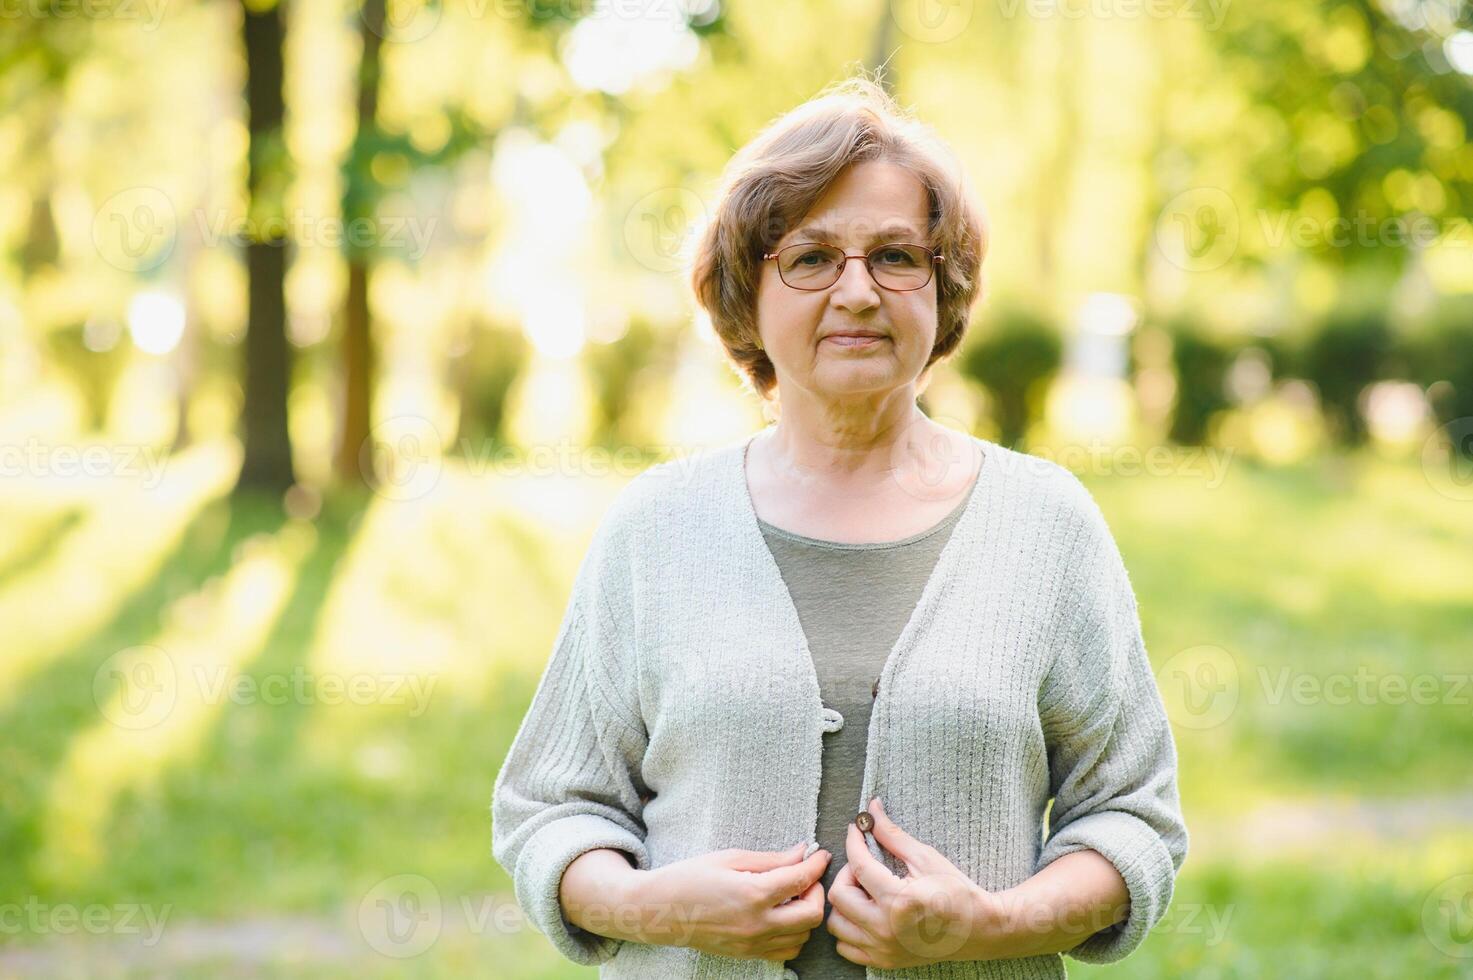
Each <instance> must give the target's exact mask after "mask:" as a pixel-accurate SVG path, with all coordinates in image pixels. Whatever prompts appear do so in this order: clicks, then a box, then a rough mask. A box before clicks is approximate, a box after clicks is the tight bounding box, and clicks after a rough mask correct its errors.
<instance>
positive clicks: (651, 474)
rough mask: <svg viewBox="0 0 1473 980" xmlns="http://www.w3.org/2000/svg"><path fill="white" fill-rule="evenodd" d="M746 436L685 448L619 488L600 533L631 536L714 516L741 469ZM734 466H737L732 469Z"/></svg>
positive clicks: (664, 531) (672, 528)
mask: <svg viewBox="0 0 1473 980" xmlns="http://www.w3.org/2000/svg"><path fill="white" fill-rule="evenodd" d="M744 444H745V439H742V440H737V441H732V442H726V443H719V444H716V445H713V446H707V447H702V448H694V449H691V448H681V449H679V450H677V451H676V452H675V453H674V454H673V455H671V456H670V457H669V458H667V459H664V460H661V461H660V462H657V463H653V464H651V465H650V466H648V467H647V468H645V469H644V470H642V471H641V472H639V473H638V474H636V475H635V476H634V477H633V478H632V479H630V480H629V482H628V483H626V484H625V485H624V486H623V487H621V488H620V489H619V490H618V492H617V493H615V494H614V497H613V499H612V500H611V501H610V503H609V506H608V508H607V509H606V511H605V512H604V515H603V518H602V520H600V522H599V535H600V537H607V538H619V539H628V538H629V537H630V536H639V535H641V534H645V535H647V534H649V533H650V532H653V531H655V530H659V531H660V532H661V533H662V534H672V533H674V532H675V531H677V530H679V529H683V528H689V527H691V526H692V525H693V524H701V523H703V522H708V521H710V520H711V519H712V517H711V515H712V514H713V513H717V512H719V509H718V508H712V507H711V506H710V505H711V503H712V502H713V501H714V500H716V499H718V498H719V497H720V496H721V494H722V491H723V490H725V489H729V488H730V486H731V479H732V474H733V472H736V473H740V469H739V467H740V459H741V455H740V454H741V452H742V448H743V446H744ZM733 467H738V469H736V470H735V471H733Z"/></svg>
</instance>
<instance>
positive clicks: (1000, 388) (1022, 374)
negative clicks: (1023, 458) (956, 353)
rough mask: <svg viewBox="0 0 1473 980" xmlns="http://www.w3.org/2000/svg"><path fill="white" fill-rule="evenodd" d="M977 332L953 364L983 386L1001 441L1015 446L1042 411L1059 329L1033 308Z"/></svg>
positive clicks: (1056, 359) (1058, 349)
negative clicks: (955, 363)
mask: <svg viewBox="0 0 1473 980" xmlns="http://www.w3.org/2000/svg"><path fill="white" fill-rule="evenodd" d="M979 334H980V336H978V337H977V339H975V340H973V341H972V342H971V343H969V344H968V345H967V346H966V347H964V348H963V349H962V352H961V355H960V358H959V359H958V362H957V368H958V369H959V370H960V371H961V373H962V374H963V375H965V376H967V377H969V378H971V379H972V380H973V381H975V382H977V383H978V384H979V385H981V386H982V387H983V388H984V389H986V391H987V393H988V395H989V396H990V398H991V401H992V412H993V417H994V421H996V423H997V426H998V430H999V432H1000V435H999V439H1000V441H1001V443H1002V444H1003V445H1005V446H1015V445H1017V444H1019V443H1021V442H1022V440H1023V436H1024V434H1025V433H1026V432H1027V431H1028V426H1029V425H1030V424H1031V423H1033V422H1034V421H1036V420H1037V419H1038V418H1039V417H1040V416H1041V415H1042V412H1043V396H1044V394H1045V391H1046V389H1047V386H1048V383H1049V382H1050V381H1051V380H1053V378H1054V376H1055V375H1056V374H1058V371H1059V365H1060V362H1061V360H1062V357H1063V351H1062V344H1061V342H1060V340H1059V332H1058V330H1057V329H1056V328H1055V327H1054V326H1053V325H1052V324H1050V323H1049V322H1048V321H1047V320H1045V319H1044V318H1043V317H1041V316H1039V315H1037V314H1035V313H1031V312H1028V311H1025V310H1010V311H1007V312H1004V313H1002V314H1000V315H998V316H997V317H996V318H994V319H993V320H991V321H990V322H989V323H988V324H987V325H986V326H984V327H981V328H980V329H979Z"/></svg>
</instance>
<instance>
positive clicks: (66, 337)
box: [46, 323, 133, 431]
mask: <svg viewBox="0 0 1473 980" xmlns="http://www.w3.org/2000/svg"><path fill="white" fill-rule="evenodd" d="M85 332H86V327H85V325H83V324H80V323H73V324H68V325H67V326H63V327H58V328H56V329H54V330H52V331H50V332H49V333H48V334H47V335H46V349H47V353H48V354H49V355H50V361H51V364H52V365H54V366H55V367H57V368H60V369H61V371H62V373H63V374H65V375H67V376H68V377H69V378H70V379H71V380H72V382H73V383H74V384H75V385H76V386H77V390H78V392H79V393H80V394H81V395H82V399H83V404H84V405H85V406H86V409H87V426H88V428H89V429H92V430H93V431H96V430H100V429H104V428H106V427H107V414H108V406H109V405H110V404H111V403H112V397H113V389H114V388H115V387H116V386H117V382H118V377H119V376H120V375H121V374H122V372H123V368H124V367H125V366H126V365H127V363H128V357H129V355H130V354H131V353H132V350H133V347H132V345H131V344H130V343H129V342H128V341H127V340H126V339H120V340H119V341H118V343H117V344H116V345H114V346H113V347H112V349H111V350H106V351H95V350H92V349H90V348H89V347H88V346H87V344H86V343H85V341H84V337H85Z"/></svg>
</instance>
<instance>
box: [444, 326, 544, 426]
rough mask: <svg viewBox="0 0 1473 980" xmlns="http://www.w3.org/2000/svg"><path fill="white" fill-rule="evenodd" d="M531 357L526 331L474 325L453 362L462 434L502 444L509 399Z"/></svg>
mask: <svg viewBox="0 0 1473 980" xmlns="http://www.w3.org/2000/svg"><path fill="white" fill-rule="evenodd" d="M530 356H531V345H530V344H529V343H528V342H527V338H526V337H525V336H523V334H522V331H521V330H518V329H515V328H511V327H504V326H494V325H493V326H487V325H484V324H473V325H472V327H471V330H470V338H469V341H468V343H467V346H466V347H465V349H464V350H462V351H461V352H460V353H458V354H457V355H456V356H455V358H454V362H453V366H452V369H451V370H452V373H453V375H454V377H455V380H456V383H457V388H458V389H459V391H460V399H461V402H460V437H461V438H462V439H471V440H476V441H488V442H491V443H497V444H499V443H500V442H501V441H502V439H503V433H502V424H503V422H504V421H505V418H506V398H507V394H508V392H510V391H511V387H512V384H513V383H514V382H515V381H516V379H517V376H518V375H519V374H521V372H522V370H523V369H524V368H525V367H526V364H527V361H528V359H529V358H530Z"/></svg>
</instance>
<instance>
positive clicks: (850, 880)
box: [829, 864, 885, 936]
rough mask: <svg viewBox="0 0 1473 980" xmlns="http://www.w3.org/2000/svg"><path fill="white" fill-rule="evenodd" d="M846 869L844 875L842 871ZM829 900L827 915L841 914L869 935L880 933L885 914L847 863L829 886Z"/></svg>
mask: <svg viewBox="0 0 1473 980" xmlns="http://www.w3.org/2000/svg"><path fill="white" fill-rule="evenodd" d="M846 871H848V872H849V873H848V874H847V875H846V874H845V873H844V872H846ZM829 902H830V903H831V904H832V905H833V911H831V912H830V913H829V917H830V918H832V917H833V916H834V915H836V914H837V915H841V916H842V917H843V918H844V919H846V920H848V921H849V922H852V923H854V924H855V925H857V926H859V928H861V929H863V930H864V931H865V932H867V933H869V934H870V935H871V936H878V935H881V933H882V931H883V925H884V920H885V914H884V912H883V911H882V910H881V908H880V906H879V904H878V903H877V902H876V901H875V900H874V899H873V898H871V897H870V895H869V893H868V892H866V891H865V890H864V889H863V888H862V887H861V886H860V884H859V882H858V881H857V880H856V879H855V877H854V872H853V871H851V870H850V866H849V865H847V864H846V865H844V867H842V868H840V869H839V874H838V875H837V876H836V877H835V878H834V884H833V885H832V886H831V887H830V888H829Z"/></svg>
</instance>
